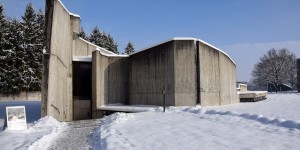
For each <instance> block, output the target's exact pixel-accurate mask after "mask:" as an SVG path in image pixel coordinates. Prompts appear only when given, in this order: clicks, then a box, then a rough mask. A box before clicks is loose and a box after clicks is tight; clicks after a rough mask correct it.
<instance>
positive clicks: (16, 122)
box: [6, 106, 27, 130]
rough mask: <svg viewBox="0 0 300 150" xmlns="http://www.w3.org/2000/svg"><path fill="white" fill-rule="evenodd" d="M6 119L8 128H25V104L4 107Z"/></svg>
mask: <svg viewBox="0 0 300 150" xmlns="http://www.w3.org/2000/svg"><path fill="white" fill-rule="evenodd" d="M6 121H7V128H8V129H9V130H25V129H27V122H26V112H25V106H10V107H6Z"/></svg>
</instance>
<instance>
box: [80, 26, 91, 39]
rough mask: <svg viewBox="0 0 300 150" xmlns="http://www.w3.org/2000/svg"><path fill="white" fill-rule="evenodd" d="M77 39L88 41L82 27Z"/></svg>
mask: <svg viewBox="0 0 300 150" xmlns="http://www.w3.org/2000/svg"><path fill="white" fill-rule="evenodd" d="M79 37H81V38H83V39H85V40H88V39H89V38H88V36H87V35H86V33H85V31H84V29H83V27H81V28H80V31H79Z"/></svg>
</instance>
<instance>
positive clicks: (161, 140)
mask: <svg viewBox="0 0 300 150" xmlns="http://www.w3.org/2000/svg"><path fill="white" fill-rule="evenodd" d="M299 129H300V122H293V121H288V122H286V121H285V120H283V119H271V118H266V117H262V116H260V115H248V114H239V113H234V112H222V111H206V110H205V109H201V108H196V107H192V108H171V109H169V110H168V112H166V113H162V112H144V113H135V114H124V113H117V114H113V115H111V116H109V117H107V118H105V119H104V123H103V125H102V126H101V128H99V129H98V130H99V131H98V132H95V133H97V134H100V136H101V145H100V147H101V148H102V149H146V150H147V149H170V150H171V149H272V150H273V149H299V148H300V147H299V144H300V141H299V139H300V131H299Z"/></svg>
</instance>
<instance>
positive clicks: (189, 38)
mask: <svg viewBox="0 0 300 150" xmlns="http://www.w3.org/2000/svg"><path fill="white" fill-rule="evenodd" d="M174 40H177V41H179V40H188V41H199V42H201V43H203V44H205V45H207V46H209V47H211V48H214V49H216V50H218V51H219V52H221V53H223V54H224V55H225V56H227V57H228V58H229V59H230V60H231V61H232V63H234V64H235V62H234V61H233V59H232V58H231V57H230V56H229V55H228V54H227V53H225V52H224V51H223V50H221V49H220V48H217V47H215V46H213V45H211V44H209V43H207V42H205V41H204V40H201V39H197V38H193V37H174V38H171V39H168V40H166V41H163V42H159V43H157V44H154V45H151V46H148V47H146V48H143V49H141V50H139V51H136V52H134V53H132V54H130V55H133V54H136V53H139V52H142V51H145V50H147V49H150V48H153V47H155V46H158V45H161V44H164V43H167V42H170V41H174Z"/></svg>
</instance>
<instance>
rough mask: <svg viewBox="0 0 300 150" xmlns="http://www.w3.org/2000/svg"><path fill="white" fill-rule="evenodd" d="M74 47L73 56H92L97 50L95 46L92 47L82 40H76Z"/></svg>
mask: <svg viewBox="0 0 300 150" xmlns="http://www.w3.org/2000/svg"><path fill="white" fill-rule="evenodd" d="M74 45H75V46H74V49H73V50H74V51H73V56H89V55H92V52H93V51H94V50H95V49H96V48H97V47H96V46H95V45H92V44H90V43H88V42H87V41H85V40H84V39H81V38H76V39H75V40H74Z"/></svg>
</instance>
